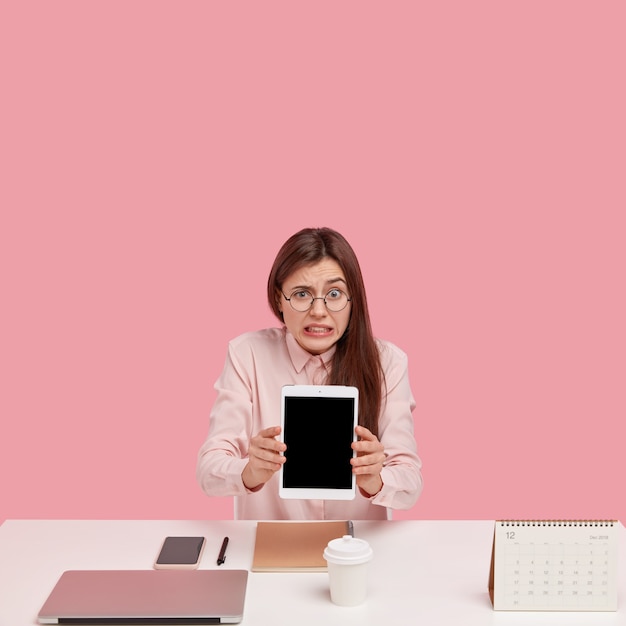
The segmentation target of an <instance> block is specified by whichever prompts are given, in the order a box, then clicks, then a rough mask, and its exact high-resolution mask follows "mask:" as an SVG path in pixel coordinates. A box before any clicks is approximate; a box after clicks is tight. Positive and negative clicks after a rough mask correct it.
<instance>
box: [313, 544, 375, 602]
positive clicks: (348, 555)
mask: <svg viewBox="0 0 626 626" xmlns="http://www.w3.org/2000/svg"><path fill="white" fill-rule="evenodd" d="M372 556H373V552H372V548H371V547H370V545H369V543H367V541H365V540H364V539H356V538H354V537H352V536H351V535H344V536H343V537H340V538H338V539H333V540H332V541H329V542H328V545H327V546H326V549H325V550H324V558H325V559H326V562H327V563H328V580H329V584H330V599H331V600H332V602H333V603H334V604H339V605H341V606H356V605H357V604H361V603H363V602H365V598H366V597H367V569H368V563H369V562H370V561H371V559H372Z"/></svg>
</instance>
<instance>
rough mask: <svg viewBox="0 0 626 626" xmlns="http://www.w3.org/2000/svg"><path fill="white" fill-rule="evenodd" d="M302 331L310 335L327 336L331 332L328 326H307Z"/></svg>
mask: <svg viewBox="0 0 626 626" xmlns="http://www.w3.org/2000/svg"><path fill="white" fill-rule="evenodd" d="M304 331H305V332H306V333H308V334H310V335H316V336H321V335H328V334H330V333H332V332H333V330H332V328H329V327H328V326H307V327H306V328H305V329H304Z"/></svg>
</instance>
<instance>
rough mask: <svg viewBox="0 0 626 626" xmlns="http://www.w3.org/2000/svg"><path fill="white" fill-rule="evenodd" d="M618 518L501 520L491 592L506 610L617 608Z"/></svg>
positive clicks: (499, 607) (497, 604) (497, 606)
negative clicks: (616, 519)
mask: <svg viewBox="0 0 626 626" xmlns="http://www.w3.org/2000/svg"><path fill="white" fill-rule="evenodd" d="M617 531H618V522H616V521H615V520H499V521H496V523H495V529H494V538H493V548H492V553H491V567H490V571H489V595H490V597H491V601H492V602H493V608H494V609H495V610H497V611H498V610H502V611H616V610H617V554H618V544H617Z"/></svg>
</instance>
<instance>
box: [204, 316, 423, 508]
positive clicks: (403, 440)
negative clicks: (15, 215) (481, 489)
mask: <svg viewBox="0 0 626 626" xmlns="http://www.w3.org/2000/svg"><path fill="white" fill-rule="evenodd" d="M378 345H379V347H380V354H381V362H382V366H383V371H384V373H385V379H386V388H387V396H386V398H384V399H383V408H382V412H381V415H380V419H379V439H380V441H381V442H382V443H383V445H384V447H385V453H386V455H387V459H386V461H385V464H384V467H383V469H382V472H381V477H382V480H383V483H384V486H383V488H382V489H381V491H380V492H379V493H377V494H376V495H375V496H373V497H371V498H366V497H365V496H363V495H362V494H361V493H359V490H358V489H357V495H356V498H355V499H354V500H348V501H330V500H285V499H282V498H280V497H279V495H278V474H275V475H274V476H273V477H272V479H271V480H269V481H268V482H267V483H266V484H265V485H264V486H263V487H262V488H261V489H259V490H258V491H255V492H251V491H250V490H248V489H246V487H245V486H244V484H243V481H242V479H241V473H242V471H243V469H244V467H245V465H246V463H247V462H248V460H247V455H248V445H249V443H250V438H251V437H253V436H254V435H256V434H257V433H258V432H259V431H260V430H262V429H264V428H268V427H270V426H279V425H280V398H281V388H282V387H283V385H311V384H323V383H324V381H325V379H326V376H327V371H328V370H327V367H328V366H329V363H330V361H331V359H332V355H333V353H334V348H331V350H329V351H328V352H326V353H324V354H322V355H320V356H314V355H312V354H310V353H309V352H307V351H306V350H304V349H303V348H301V347H300V345H299V344H298V343H297V341H296V340H295V339H294V337H293V335H291V333H289V331H287V329H286V328H269V329H266V330H261V331H256V332H251V333H246V334H244V335H241V336H240V337H237V338H236V339H234V340H232V341H231V342H230V343H229V346H228V355H227V357H226V363H225V365H224V370H223V371H222V374H221V376H220V377H219V379H218V380H217V382H216V383H215V389H216V391H217V398H216V401H215V404H214V405H213V409H212V411H211V416H210V422H209V434H208V437H207V439H206V441H205V442H204V444H203V445H202V447H201V448H200V452H199V454H198V465H197V478H198V482H199V483H200V486H201V487H202V489H203V491H204V492H205V493H206V494H207V495H209V496H234V497H235V517H236V518H237V519H254V520H264V519H265V520H268V519H293V520H315V519H386V518H387V517H388V511H387V509H408V508H410V507H412V506H413V505H414V504H415V502H416V500H417V498H418V497H419V495H420V493H421V490H422V475H421V466H422V464H421V461H420V458H419V457H418V455H417V450H416V444H415V436H414V431H413V417H412V411H413V409H414V408H415V401H414V399H413V395H412V393H411V389H410V386H409V376H408V364H407V356H406V354H405V353H404V352H402V351H401V350H400V349H399V348H397V347H396V346H394V345H393V344H391V343H389V342H386V341H380V340H379V341H378ZM323 445H324V434H323V433H320V448H322V447H323ZM321 452H322V454H323V450H321Z"/></svg>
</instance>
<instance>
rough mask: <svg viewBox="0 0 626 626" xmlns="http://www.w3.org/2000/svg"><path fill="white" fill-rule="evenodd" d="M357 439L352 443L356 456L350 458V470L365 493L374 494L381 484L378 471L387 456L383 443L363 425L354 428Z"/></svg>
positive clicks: (380, 487)
mask: <svg viewBox="0 0 626 626" xmlns="http://www.w3.org/2000/svg"><path fill="white" fill-rule="evenodd" d="M355 432H356V434H357V436H358V437H359V440H358V441H354V442H353V443H352V449H353V450H355V451H356V454H357V455H356V457H353V458H352V459H350V463H351V464H352V472H353V473H354V474H355V475H356V484H357V486H358V487H359V489H361V491H364V492H365V493H366V494H367V495H369V496H370V497H371V496H375V495H376V494H377V493H378V492H379V491H380V490H381V489H382V486H383V480H382V478H381V477H380V472H381V470H382V469H383V463H384V461H385V459H386V458H387V455H386V454H385V448H384V447H383V444H382V443H381V442H380V441H378V437H376V436H375V435H373V434H372V433H371V432H370V431H369V430H368V429H367V428H365V427H364V426H357V427H356V430H355Z"/></svg>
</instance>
